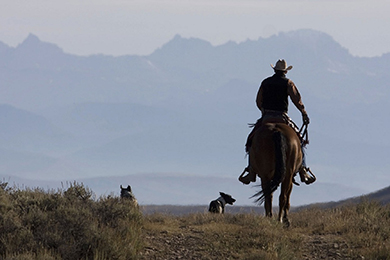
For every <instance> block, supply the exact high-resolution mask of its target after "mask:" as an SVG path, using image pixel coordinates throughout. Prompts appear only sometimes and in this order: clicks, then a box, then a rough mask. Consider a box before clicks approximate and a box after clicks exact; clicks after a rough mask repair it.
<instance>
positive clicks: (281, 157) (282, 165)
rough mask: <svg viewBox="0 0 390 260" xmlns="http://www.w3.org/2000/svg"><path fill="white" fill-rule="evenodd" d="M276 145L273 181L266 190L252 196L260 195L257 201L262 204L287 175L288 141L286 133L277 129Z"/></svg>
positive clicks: (274, 136) (274, 135)
mask: <svg viewBox="0 0 390 260" xmlns="http://www.w3.org/2000/svg"><path fill="white" fill-rule="evenodd" d="M272 139H273V141H274V146H275V173H274V177H273V178H272V180H271V182H270V183H269V185H268V187H267V188H266V189H265V190H261V191H259V192H258V193H256V194H255V195H253V196H252V197H258V198H257V199H256V202H258V203H260V204H262V203H263V202H264V200H265V197H268V196H270V195H271V194H272V193H273V192H274V191H275V190H276V189H277V188H278V187H279V185H280V183H281V182H282V181H283V180H284V177H285V176H286V150H287V142H286V138H285V137H284V135H283V134H282V133H281V132H279V131H276V132H274V133H273V135H272Z"/></svg>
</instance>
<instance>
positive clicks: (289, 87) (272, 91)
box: [239, 60, 315, 185]
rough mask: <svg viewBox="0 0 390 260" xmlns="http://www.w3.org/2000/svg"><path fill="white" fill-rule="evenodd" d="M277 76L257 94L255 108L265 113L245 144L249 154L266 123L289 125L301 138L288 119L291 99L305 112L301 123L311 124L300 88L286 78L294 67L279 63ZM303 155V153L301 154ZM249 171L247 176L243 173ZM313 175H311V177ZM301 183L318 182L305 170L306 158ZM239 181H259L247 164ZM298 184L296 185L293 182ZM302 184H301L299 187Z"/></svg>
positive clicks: (301, 171)
mask: <svg viewBox="0 0 390 260" xmlns="http://www.w3.org/2000/svg"><path fill="white" fill-rule="evenodd" d="M271 67H272V68H273V69H274V72H275V74H274V75H273V76H271V77H268V78H266V79H265V80H263V82H262V83H261V85H260V88H259V91H258V93H257V98H256V105H257V107H258V108H259V109H260V111H261V113H262V117H261V118H260V119H259V120H258V121H257V122H256V124H255V126H254V127H253V129H252V131H251V133H250V134H249V136H248V139H247V143H246V145H245V146H246V152H247V153H249V150H250V147H251V144H252V138H253V135H254V133H255V131H256V130H257V129H259V128H260V127H261V125H262V124H263V123H286V124H287V125H289V126H291V127H292V128H293V129H294V130H295V132H296V133H297V134H298V136H299V137H300V138H301V135H300V133H299V129H298V127H296V125H295V124H294V122H293V121H292V120H291V118H290V117H289V116H288V114H287V112H288V97H290V99H291V101H292V102H293V103H294V105H295V106H296V108H297V109H298V110H299V111H300V112H301V113H302V120H303V123H304V124H305V125H308V124H309V123H310V119H309V116H308V115H307V112H306V110H305V106H304V105H303V103H302V99H301V95H300V94H299V91H298V89H297V87H296V86H295V84H294V82H292V80H290V79H288V78H287V77H286V74H287V72H288V71H289V70H291V69H292V66H288V67H287V63H286V61H285V60H278V61H277V62H276V64H275V66H273V65H272V64H271ZM301 141H302V149H303V146H304V145H305V143H304V140H301ZM302 153H303V156H304V154H305V153H304V152H303V151H302ZM246 172H248V174H247V175H246V176H244V174H245V173H246ZM308 172H310V174H311V175H309V174H308ZM299 175H300V178H301V181H302V182H304V183H306V184H310V183H313V182H314V181H315V177H314V175H313V174H312V173H311V171H310V169H309V168H308V167H306V164H305V159H304V157H303V160H302V167H301V168H300V170H299ZM239 180H240V181H241V182H242V183H243V184H249V183H250V182H255V181H256V174H255V173H254V172H253V171H252V170H251V166H250V164H249V163H248V167H246V168H245V169H244V172H243V173H242V174H241V175H240V177H239ZM294 183H295V182H294ZM298 185H299V184H298Z"/></svg>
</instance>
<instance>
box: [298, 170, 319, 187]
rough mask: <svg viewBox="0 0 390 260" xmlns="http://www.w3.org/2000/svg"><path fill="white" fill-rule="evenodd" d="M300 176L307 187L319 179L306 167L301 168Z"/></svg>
mask: <svg viewBox="0 0 390 260" xmlns="http://www.w3.org/2000/svg"><path fill="white" fill-rule="evenodd" d="M309 173H310V174H309ZM299 176H300V177H301V182H304V183H306V184H307V185H309V184H311V183H313V182H315V181H316V179H317V178H316V176H315V175H314V174H313V173H312V172H311V170H310V168H309V167H306V166H302V167H301V169H300V170H299Z"/></svg>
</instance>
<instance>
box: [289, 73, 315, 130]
mask: <svg viewBox="0 0 390 260" xmlns="http://www.w3.org/2000/svg"><path fill="white" fill-rule="evenodd" d="M287 93H288V95H289V96H290V98H291V101H292V102H293V103H294V105H295V106H296V107H297V108H298V110H299V111H301V113H302V121H303V122H304V123H305V124H309V123H310V119H309V116H308V115H307V112H306V110H305V105H303V102H302V98H301V94H299V91H298V89H297V87H296V86H295V84H294V82H292V81H291V80H289V82H288V88H287Z"/></svg>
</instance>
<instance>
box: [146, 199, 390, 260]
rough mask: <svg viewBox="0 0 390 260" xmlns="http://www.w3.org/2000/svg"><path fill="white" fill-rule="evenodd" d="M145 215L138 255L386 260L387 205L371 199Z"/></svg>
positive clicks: (389, 231) (389, 248)
mask: <svg viewBox="0 0 390 260" xmlns="http://www.w3.org/2000/svg"><path fill="white" fill-rule="evenodd" d="M291 220H292V225H291V227H290V228H287V229H286V228H283V226H282V225H281V224H280V223H278V222H277V221H276V220H275V219H268V218H265V217H262V216H260V215H258V214H225V215H213V214H207V213H196V214H189V215H185V216H173V215H166V214H154V215H149V216H145V219H144V231H143V238H144V241H145V244H146V247H145V249H144V251H143V252H141V254H140V258H141V259H264V260H270V259H271V260H272V259H299V260H302V259H307V260H309V259H310V260H312V259H390V253H389V252H390V240H389V238H390V208H389V207H388V206H381V205H380V204H379V203H376V202H369V201H364V202H361V203H359V204H355V205H350V206H342V207H339V208H332V209H320V208H308V209H305V210H302V211H299V212H294V213H291Z"/></svg>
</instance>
